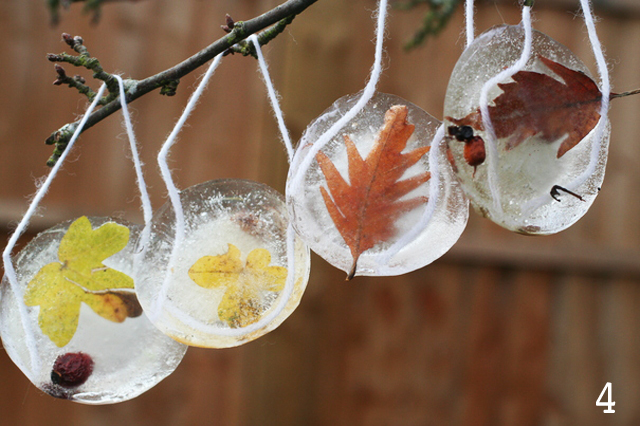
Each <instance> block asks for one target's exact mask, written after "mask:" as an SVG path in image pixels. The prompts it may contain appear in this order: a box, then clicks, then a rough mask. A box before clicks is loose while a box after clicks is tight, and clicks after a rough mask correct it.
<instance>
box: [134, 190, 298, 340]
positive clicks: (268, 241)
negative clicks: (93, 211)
mask: <svg viewBox="0 0 640 426" xmlns="http://www.w3.org/2000/svg"><path fill="white" fill-rule="evenodd" d="M180 199H181V203H182V208H183V211H184V219H185V229H184V239H183V241H182V243H181V244H180V246H179V247H177V253H178V258H177V260H176V261H175V264H174V265H173V267H172V268H171V270H167V265H168V264H169V263H170V259H171V252H172V249H173V246H174V241H175V235H176V220H175V213H174V209H173V207H172V205H171V204H170V203H167V204H165V205H164V206H163V207H162V208H160V210H158V212H157V213H156V214H155V215H154V217H153V220H152V222H151V234H150V240H149V241H148V243H147V245H146V247H141V248H140V249H141V250H142V252H143V254H142V256H141V257H140V259H139V262H136V290H137V292H138V297H139V299H140V303H141V304H142V306H143V307H144V308H145V312H147V313H149V315H150V318H151V320H152V321H153V322H154V323H155V325H156V326H157V327H158V328H159V329H160V330H162V331H163V332H164V333H166V334H167V335H169V336H171V337H173V338H174V339H176V340H179V341H181V342H183V343H186V344H189V345H192V346H200V347H212V348H224V347H232V346H237V345H240V344H242V343H246V342H249V341H251V340H254V339H256V338H258V337H260V336H262V335H264V334H265V333H268V332H269V331H271V330H273V329H275V328H276V327H277V326H278V325H280V324H281V323H282V322H283V321H284V320H285V319H286V318H287V317H288V316H289V315H290V314H291V313H292V312H293V310H294V309H295V308H296V307H297V306H298V304H299V302H300V299H301V297H302V294H303V292H304V289H305V287H306V285H307V281H308V279H309V264H310V261H309V249H308V248H307V247H306V246H305V244H304V243H303V242H302V241H301V240H300V239H299V238H297V237H295V239H293V238H294V237H293V232H291V233H288V231H287V229H288V228H289V220H288V214H287V209H286V205H285V203H284V197H283V196H282V195H280V194H279V193H278V192H277V191H275V190H274V189H272V188H270V187H269V186H267V185H263V184H260V183H257V182H252V181H246V180H235V179H225V180H215V181H209V182H205V183H201V184H199V185H195V186H192V187H190V188H187V189H185V190H184V191H181V193H180ZM289 234H290V235H289ZM288 237H291V239H292V240H291V246H290V247H288V246H289V243H288ZM289 248H290V249H291V250H292V253H293V259H289V255H288V250H289ZM291 261H293V262H291ZM291 264H293V269H292V267H291ZM287 297H288V298H287Z"/></svg>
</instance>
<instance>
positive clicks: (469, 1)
mask: <svg viewBox="0 0 640 426" xmlns="http://www.w3.org/2000/svg"><path fill="white" fill-rule="evenodd" d="M473 7H474V5H473V0H466V2H465V19H466V26H465V29H466V46H465V47H469V45H470V44H471V43H473V40H474V37H475V34H474V33H475V29H474V28H475V25H474V14H473V12H474V10H473ZM445 142H446V138H445V129H444V124H442V125H440V127H439V128H438V130H437V132H436V134H435V136H434V137H433V139H432V141H431V145H430V146H431V149H430V150H429V170H430V171H431V178H430V179H429V201H428V202H427V205H426V207H425V211H424V213H423V214H422V216H421V218H420V220H419V221H418V222H417V223H416V224H415V225H414V226H413V227H412V228H411V230H410V231H409V232H407V233H406V234H404V235H403V236H402V237H401V238H400V239H399V240H398V241H396V242H395V243H394V244H393V245H392V246H391V247H389V248H388V249H387V250H385V251H383V252H381V253H380V255H379V260H378V261H379V262H380V263H381V264H387V263H389V261H390V260H391V258H392V257H393V256H395V255H396V254H397V253H398V252H399V251H400V250H401V249H402V248H403V247H405V246H407V245H408V244H410V243H411V242H412V241H414V240H415V239H416V237H417V236H418V235H419V234H420V232H421V231H422V229H424V228H425V227H426V226H427V224H428V223H430V222H431V219H432V218H433V215H434V213H435V210H436V205H437V204H438V201H439V200H438V195H439V194H440V192H441V191H440V180H441V176H440V166H439V165H438V150H439V149H440V145H441V144H443V143H445Z"/></svg>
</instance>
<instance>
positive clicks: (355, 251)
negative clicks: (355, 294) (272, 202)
mask: <svg viewBox="0 0 640 426" xmlns="http://www.w3.org/2000/svg"><path fill="white" fill-rule="evenodd" d="M360 98H361V94H356V95H351V96H345V97H343V98H340V99H338V100H337V101H336V102H335V103H334V104H333V105H332V106H331V107H329V109H327V110H326V111H325V112H324V113H323V114H322V115H321V116H319V117H318V118H317V119H316V120H314V121H313V122H312V123H311V124H310V125H309V126H308V127H307V129H306V131H305V133H304V135H303V136H302V139H301V141H300V143H299V146H298V149H297V150H296V153H295V157H294V159H293V162H292V165H291V169H290V172H289V178H288V182H287V204H288V207H289V211H290V214H291V216H292V220H293V223H294V226H295V228H296V231H297V232H298V233H299V235H300V236H301V237H302V239H303V240H304V241H305V242H306V243H307V244H308V245H309V246H310V247H311V249H312V250H313V251H315V252H316V253H318V254H319V255H320V256H322V257H323V258H324V259H325V260H327V261H328V262H329V263H331V264H332V265H334V266H335V267H337V268H340V269H342V270H344V271H346V272H347V273H348V277H349V278H350V277H352V276H354V275H373V276H381V275H399V274H403V273H407V272H410V271H413V270H415V269H418V268H421V267H423V266H425V265H427V264H429V263H431V262H433V261H434V260H435V259H437V258H438V257H440V256H442V255H443V254H444V253H445V252H446V251H447V250H449V248H451V246H452V245H453V244H454V243H455V242H456V241H457V240H458V238H459V237H460V234H461V233H462V231H463V230H464V227H465V226H466V223H467V218H468V214H469V212H468V210H469V208H468V201H467V199H466V197H465V195H464V193H463V191H462V187H461V186H460V184H459V183H458V180H457V179H456V177H455V175H454V174H453V171H452V168H451V164H450V162H449V160H448V158H447V152H446V144H444V143H442V142H443V137H444V133H443V132H442V129H441V128H440V127H441V126H440V125H441V123H440V122H439V121H438V120H436V119H435V118H433V117H432V116H430V115H429V114H427V113H426V112H425V111H423V110H422V109H421V108H419V107H417V106H416V105H414V104H412V103H410V102H407V101H406V100H404V99H402V98H399V97H397V96H394V95H388V94H384V93H376V94H375V95H374V96H373V98H372V99H371V100H370V101H369V102H368V103H367V104H366V106H365V107H364V108H363V109H362V110H361V111H360V112H359V113H358V114H357V115H356V116H355V117H354V118H353V119H352V120H351V121H350V122H348V123H347V124H346V125H345V126H344V127H342V129H340V130H339V131H338V133H337V134H336V136H334V137H333V138H332V139H331V140H330V141H329V142H328V143H327V144H326V145H324V146H323V147H320V151H318V148H317V147H315V145H314V144H315V143H316V142H317V141H318V140H319V139H320V138H321V137H322V135H323V134H324V133H325V132H326V131H327V130H328V129H330V128H331V127H332V126H333V125H334V124H335V123H336V122H337V121H338V120H339V119H340V118H341V117H343V116H344V115H345V114H346V113H347V111H349V110H350V109H351V108H352V107H353V106H354V105H355V104H356V103H357V102H358V100H359V99H360ZM430 149H431V150H430ZM311 156H313V158H311ZM307 158H309V159H311V160H312V161H311V163H310V166H309V167H308V168H307V169H306V170H302V168H301V166H300V165H301V164H303V163H304V162H305V160H306V159H307Z"/></svg>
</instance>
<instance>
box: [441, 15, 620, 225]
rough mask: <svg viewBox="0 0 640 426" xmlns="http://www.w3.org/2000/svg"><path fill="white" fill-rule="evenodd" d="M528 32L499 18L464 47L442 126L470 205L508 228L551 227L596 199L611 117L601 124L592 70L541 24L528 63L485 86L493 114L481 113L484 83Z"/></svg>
mask: <svg viewBox="0 0 640 426" xmlns="http://www.w3.org/2000/svg"><path fill="white" fill-rule="evenodd" d="M524 38H525V35H524V30H523V28H522V27H521V26H508V25H502V26H498V27H494V28H492V29H490V30H488V31H487V32H485V33H484V34H482V35H480V36H479V37H478V38H477V39H476V40H475V41H474V42H473V43H472V44H471V45H470V46H469V47H468V48H467V49H466V50H465V51H464V52H463V54H462V56H461V57H460V59H459V60H458V63H457V64H456V67H455V69H454V71H453V73H452V75H451V79H450V81H449V86H448V88H447V94H446V99H445V105H444V116H445V126H446V127H447V133H448V138H449V147H450V148H451V152H452V158H453V162H454V164H455V169H456V171H457V174H458V177H459V178H460V180H461V182H462V185H463V187H464V189H465V192H466V193H467V196H468V197H469V199H470V201H471V203H472V205H473V206H474V207H475V208H476V209H477V210H478V211H479V212H480V213H481V214H482V215H484V216H486V217H488V218H490V219H491V220H492V221H494V222H495V223H497V224H499V225H501V226H503V227H505V228H507V229H510V230H513V231H517V232H521V233H526V234H552V233H555V232H558V231H561V230H563V229H565V228H567V227H569V226H570V225H572V224H573V223H575V222H576V221H577V220H578V219H580V218H581V217H582V216H583V215H584V214H585V213H586V212H587V210H588V209H589V207H590V206H591V204H592V203H593V201H594V199H595V197H596V195H597V193H598V191H599V188H600V185H601V183H602V180H603V179H604V171H605V164H606V160H607V150H608V144H609V134H610V130H609V124H608V121H605V122H604V123H602V125H604V126H605V127H604V131H603V132H597V131H596V129H597V126H598V125H599V122H600V119H601V117H600V108H601V99H602V94H601V92H600V90H599V88H598V86H597V85H596V83H595V82H594V81H593V79H592V78H591V76H590V73H589V70H588V69H587V68H586V66H585V65H584V64H583V63H582V62H581V61H580V59H578V58H577V57H576V56H575V55H574V54H573V53H572V52H571V51H570V50H569V49H567V48H566V47H565V46H563V45H561V44H560V43H558V42H556V41H554V40H552V39H551V38H549V37H548V36H546V35H545V34H543V33H541V32H538V31H533V37H532V49H531V55H530V56H529V59H528V61H527V62H526V65H525V66H524V67H523V68H522V69H521V70H520V71H517V72H515V73H514V74H513V75H511V77H506V78H505V79H504V80H503V81H499V82H497V84H495V85H492V86H491V87H487V88H488V92H486V93H487V97H486V99H487V105H488V109H487V111H488V117H489V120H487V117H485V116H483V114H482V111H481V102H482V100H481V98H482V96H481V93H482V90H483V86H485V84H487V82H489V81H490V80H491V79H492V78H493V77H494V76H496V75H498V74H499V73H500V72H501V71H503V70H504V69H505V68H507V67H509V66H511V65H512V64H514V63H516V62H517V61H518V60H519V59H520V57H521V54H522V51H523V43H524ZM487 88H485V90H487ZM604 120H606V117H604ZM598 136H600V137H598Z"/></svg>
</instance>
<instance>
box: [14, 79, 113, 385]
mask: <svg viewBox="0 0 640 426" xmlns="http://www.w3.org/2000/svg"><path fill="white" fill-rule="evenodd" d="M106 88H107V86H106V84H103V85H102V86H101V87H100V89H99V90H98V93H96V95H95V97H94V98H93V101H92V102H91V104H90V105H89V107H88V108H87V110H86V112H85V113H84V116H83V117H82V119H81V120H80V123H78V127H76V130H75V131H74V132H73V135H72V136H71V139H69V143H68V144H67V146H66V148H65V150H64V151H63V152H62V154H61V155H60V158H58V161H57V162H56V164H55V165H54V166H53V168H52V169H51V171H50V172H49V175H48V176H47V178H46V179H45V181H44V183H43V184H42V186H40V188H38V190H37V191H36V194H35V196H34V197H33V200H32V201H31V204H30V205H29V208H28V209H27V211H26V213H25V214H24V216H23V217H22V219H21V220H20V223H19V224H18V226H17V227H16V229H15V230H14V231H13V234H12V235H11V238H9V242H8V243H7V246H6V247H5V248H4V251H3V252H2V262H3V264H4V271H5V276H6V277H7V280H8V281H9V284H10V287H11V292H12V293H13V296H14V297H15V298H16V301H17V306H18V310H19V312H20V319H21V322H22V328H23V330H24V339H25V344H26V345H27V350H28V351H29V356H30V358H31V368H27V366H24V365H21V366H19V367H20V369H22V370H23V371H29V372H30V374H31V375H33V374H34V372H35V371H40V367H41V365H40V364H41V363H40V358H39V357H38V349H37V344H36V341H35V335H34V333H33V330H32V329H31V325H30V321H29V314H28V312H27V306H26V305H25V304H24V293H23V292H22V289H21V288H20V285H19V283H18V277H17V274H16V270H15V268H14V266H13V262H12V260H11V252H12V251H13V249H14V247H15V245H16V243H17V242H18V239H19V238H20V236H21V235H22V234H23V233H24V232H25V231H26V230H27V227H28V226H29V222H30V220H31V218H32V217H33V215H34V214H35V212H36V210H37V208H38V206H39V204H40V202H41V201H42V199H43V198H44V196H45V195H46V193H47V192H48V191H49V188H50V187H51V182H53V180H54V179H55V177H56V176H57V174H58V172H59V171H60V168H61V167H62V165H63V164H64V161H65V160H66V158H67V156H68V155H69V152H71V149H72V148H73V146H74V145H75V143H76V140H77V139H78V137H79V136H80V133H81V132H82V129H83V128H84V126H85V125H86V123H87V120H88V119H89V116H90V115H91V112H93V110H94V109H95V107H96V106H97V105H98V102H99V101H100V99H101V98H102V95H103V94H104V91H105V90H106Z"/></svg>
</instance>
